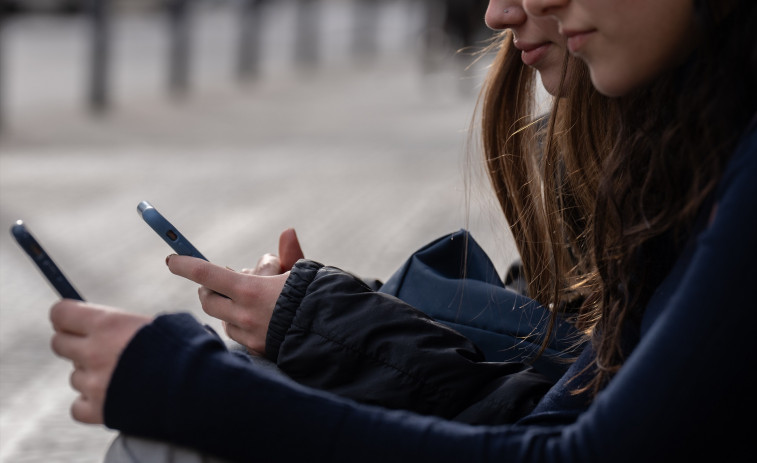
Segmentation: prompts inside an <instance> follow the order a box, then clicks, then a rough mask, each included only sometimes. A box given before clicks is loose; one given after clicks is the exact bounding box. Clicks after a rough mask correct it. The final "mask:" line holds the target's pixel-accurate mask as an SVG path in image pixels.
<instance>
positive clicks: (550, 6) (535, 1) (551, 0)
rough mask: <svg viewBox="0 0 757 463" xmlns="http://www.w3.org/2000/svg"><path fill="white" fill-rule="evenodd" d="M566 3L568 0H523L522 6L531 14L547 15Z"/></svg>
mask: <svg viewBox="0 0 757 463" xmlns="http://www.w3.org/2000/svg"><path fill="white" fill-rule="evenodd" d="M568 3H570V0H523V8H524V9H525V10H526V12H527V13H528V14H529V15H531V16H548V15H551V14H553V12H554V11H555V10H557V9H559V8H562V7H564V6H565V5H567V4H568Z"/></svg>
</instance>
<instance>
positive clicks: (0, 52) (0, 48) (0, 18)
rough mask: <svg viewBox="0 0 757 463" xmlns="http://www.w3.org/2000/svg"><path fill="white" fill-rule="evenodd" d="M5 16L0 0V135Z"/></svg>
mask: <svg viewBox="0 0 757 463" xmlns="http://www.w3.org/2000/svg"><path fill="white" fill-rule="evenodd" d="M6 14H7V12H6V11H5V6H4V5H2V0H0V135H2V134H3V131H4V129H5V118H4V116H5V102H4V98H3V97H4V96H5V84H4V82H5V80H4V79H3V75H4V69H3V47H4V44H5V41H4V40H3V30H4V28H3V26H4V24H3V23H4V22H5V15H6Z"/></svg>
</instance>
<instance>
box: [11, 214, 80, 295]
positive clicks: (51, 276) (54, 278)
mask: <svg viewBox="0 0 757 463" xmlns="http://www.w3.org/2000/svg"><path fill="white" fill-rule="evenodd" d="M11 234H12V235H13V236H14V238H16V241H17V242H18V244H19V245H20V246H21V248H23V250H24V251H26V253H27V254H28V255H29V257H31V258H32V260H33V261H34V263H35V264H37V267H39V269H40V271H41V272H42V274H43V275H44V276H45V278H47V281H49V282H50V284H51V285H52V286H53V288H55V290H56V291H58V294H60V297H62V298H64V299H76V300H79V301H83V300H84V298H83V297H81V295H79V292H78V291H77V290H76V289H75V288H74V287H73V285H72V284H71V283H70V282H69V281H68V279H67V278H66V276H65V275H63V272H61V271H60V269H59V268H58V266H57V265H55V262H53V260H52V259H51V258H50V256H49V255H48V254H47V252H45V250H44V249H43V248H42V246H41V245H40V244H39V242H37V240H36V239H35V238H34V236H32V234H31V233H30V232H29V230H28V229H27V228H26V224H24V222H23V220H18V221H16V223H15V224H14V225H13V226H12V227H11Z"/></svg>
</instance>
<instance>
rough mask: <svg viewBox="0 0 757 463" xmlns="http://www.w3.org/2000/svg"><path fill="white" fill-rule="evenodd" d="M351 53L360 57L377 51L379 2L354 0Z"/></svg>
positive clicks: (374, 0)
mask: <svg viewBox="0 0 757 463" xmlns="http://www.w3.org/2000/svg"><path fill="white" fill-rule="evenodd" d="M353 8H354V11H353V15H354V20H353V21H354V22H353V38H352V53H353V55H354V56H355V57H356V58H358V59H360V58H364V57H370V56H372V55H374V54H375V53H376V51H377V48H378V46H377V43H376V41H377V39H378V21H377V20H376V18H378V15H379V2H378V1H377V0H355V2H354V6H353Z"/></svg>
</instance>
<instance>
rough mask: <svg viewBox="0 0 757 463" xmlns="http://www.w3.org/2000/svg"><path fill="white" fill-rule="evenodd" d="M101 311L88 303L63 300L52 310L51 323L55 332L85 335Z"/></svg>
mask: <svg viewBox="0 0 757 463" xmlns="http://www.w3.org/2000/svg"><path fill="white" fill-rule="evenodd" d="M99 310H101V309H98V308H96V307H95V306H92V305H90V304H87V303H86V302H82V301H75V300H72V299H62V300H60V301H58V302H57V303H55V304H54V305H53V306H52V307H51V308H50V321H51V322H52V324H53V329H55V331H58V332H66V333H72V334H78V335H85V334H87V333H88V332H89V327H90V326H91V319H92V317H93V316H94V315H95V313H97V312H98V311H99Z"/></svg>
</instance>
